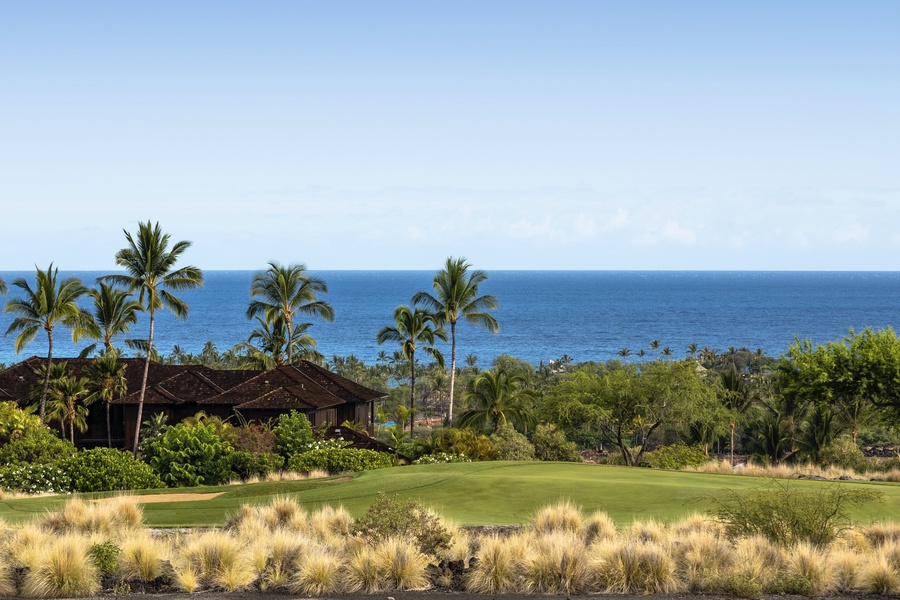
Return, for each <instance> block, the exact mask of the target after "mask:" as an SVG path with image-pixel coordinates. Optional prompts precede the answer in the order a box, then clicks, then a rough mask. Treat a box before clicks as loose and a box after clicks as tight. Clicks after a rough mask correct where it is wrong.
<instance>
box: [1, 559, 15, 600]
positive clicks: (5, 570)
mask: <svg viewBox="0 0 900 600" xmlns="http://www.w3.org/2000/svg"><path fill="white" fill-rule="evenodd" d="M15 594H16V584H15V581H14V580H13V566H12V564H10V561H9V557H7V556H6V555H4V554H0V597H8V596H14V595H15Z"/></svg>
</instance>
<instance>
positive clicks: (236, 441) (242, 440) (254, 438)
mask: <svg viewBox="0 0 900 600" xmlns="http://www.w3.org/2000/svg"><path fill="white" fill-rule="evenodd" d="M228 439H229V441H230V442H231V445H232V446H234V449H235V450H246V451H248V452H259V453H268V452H274V451H275V432H274V431H272V429H271V428H270V427H269V426H268V425H266V424H265V423H247V424H246V425H244V426H242V427H234V428H232V429H230V430H229V431H228Z"/></svg>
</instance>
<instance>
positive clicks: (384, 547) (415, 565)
mask: <svg viewBox="0 0 900 600" xmlns="http://www.w3.org/2000/svg"><path fill="white" fill-rule="evenodd" d="M375 556H376V557H377V560H378V563H379V566H380V568H381V571H382V572H383V573H384V578H385V581H386V583H387V585H388V587H391V588H394V589H397V590H422V589H425V588H427V587H428V586H429V585H430V581H429V579H428V575H427V573H426V570H427V569H428V557H426V556H425V555H424V554H422V553H421V552H419V550H418V549H417V548H416V547H415V546H414V545H412V544H410V543H409V542H407V541H406V540H402V539H399V538H388V539H387V540H385V541H383V542H381V543H380V544H378V545H377V546H376V547H375Z"/></svg>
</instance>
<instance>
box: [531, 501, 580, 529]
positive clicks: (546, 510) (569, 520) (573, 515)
mask: <svg viewBox="0 0 900 600" xmlns="http://www.w3.org/2000/svg"><path fill="white" fill-rule="evenodd" d="M582 521H583V516H582V514H581V509H580V508H578V507H577V506H575V505H574V504H573V503H572V502H569V501H568V500H560V501H559V502H557V503H556V504H551V505H550V506H545V507H543V508H541V509H539V510H538V511H537V512H536V513H535V514H534V516H533V517H532V518H531V527H532V528H533V529H534V531H535V532H536V533H538V534H546V533H553V532H556V531H568V532H569V533H578V532H579V531H580V530H581V523H582Z"/></svg>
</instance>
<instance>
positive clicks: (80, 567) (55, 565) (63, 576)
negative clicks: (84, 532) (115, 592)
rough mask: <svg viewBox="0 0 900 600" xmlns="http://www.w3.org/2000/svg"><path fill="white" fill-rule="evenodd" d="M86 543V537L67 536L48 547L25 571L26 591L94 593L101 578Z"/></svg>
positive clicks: (55, 594) (66, 595)
mask: <svg viewBox="0 0 900 600" xmlns="http://www.w3.org/2000/svg"><path fill="white" fill-rule="evenodd" d="M87 544H88V542H87V540H85V539H83V538H76V537H73V536H66V537H64V538H61V539H58V540H56V541H54V542H53V543H52V544H51V545H50V546H49V547H47V548H45V549H44V550H43V551H42V552H41V554H40V556H39V557H38V560H37V562H36V564H35V565H34V567H33V568H32V569H31V570H29V571H28V572H27V573H26V575H25V580H24V582H23V584H22V591H23V592H24V595H26V596H33V597H38V598H47V597H58V598H77V597H79V596H90V595H92V594H93V593H95V592H96V591H97V590H98V589H99V588H100V582H99V579H98V577H97V568H96V567H95V566H94V563H93V562H92V561H91V559H90V557H89V556H88V550H89V548H88V545H87Z"/></svg>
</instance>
